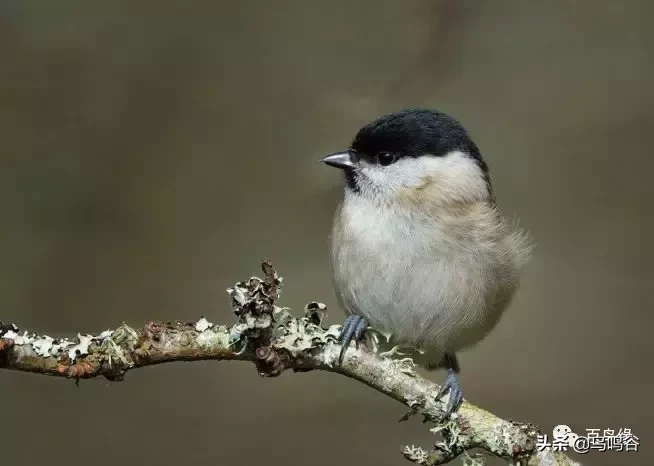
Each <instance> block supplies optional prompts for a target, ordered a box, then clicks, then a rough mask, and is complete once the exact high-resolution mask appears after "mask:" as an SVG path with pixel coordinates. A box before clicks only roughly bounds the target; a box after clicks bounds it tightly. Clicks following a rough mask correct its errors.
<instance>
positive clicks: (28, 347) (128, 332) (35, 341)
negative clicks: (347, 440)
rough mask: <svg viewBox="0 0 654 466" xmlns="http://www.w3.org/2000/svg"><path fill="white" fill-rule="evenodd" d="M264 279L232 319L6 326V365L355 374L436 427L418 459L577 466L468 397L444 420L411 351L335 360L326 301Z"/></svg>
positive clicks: (79, 375)
mask: <svg viewBox="0 0 654 466" xmlns="http://www.w3.org/2000/svg"><path fill="white" fill-rule="evenodd" d="M263 271H264V274H265V278H264V279H263V280H262V279H259V278H256V277H253V278H251V279H250V280H248V281H246V282H239V283H237V284H236V285H235V286H234V287H233V288H230V289H228V290H227V291H228V293H229V294H230V296H231V297H232V306H233V308H234V312H235V314H236V316H237V318H238V320H237V323H236V324H234V325H233V326H231V327H227V326H223V325H214V324H212V323H210V322H209V321H207V320H206V319H205V318H204V317H202V318H201V319H200V320H199V321H197V322H167V323H161V322H156V321H148V322H147V323H146V325H145V326H144V327H143V328H141V329H134V328H132V327H130V326H128V325H127V324H124V323H123V324H122V325H121V326H119V327H118V328H116V329H115V330H107V331H104V332H102V333H101V334H100V335H97V336H92V335H79V334H78V337H77V339H76V340H75V341H71V340H70V339H53V338H51V337H48V336H46V335H38V334H35V333H29V332H20V331H19V329H18V328H17V327H16V326H15V325H13V324H11V325H1V326H0V368H4V369H10V370H18V371H26V372H34V373H39V374H46V375H53V376H62V377H67V378H73V379H76V380H77V381H79V379H85V378H91V377H97V376H104V377H106V378H107V379H108V380H112V381H119V380H122V379H123V377H124V375H125V373H126V372H127V371H128V370H131V369H134V368H137V367H142V366H148V365H153V364H160V363H164V362H171V361H198V360H208V359H215V360H242V361H252V362H254V363H255V365H256V367H257V370H258V372H259V374H260V375H262V376H266V377H274V376H277V375H279V374H281V373H282V372H283V371H285V370H286V369H293V370H294V371H295V372H303V371H308V370H314V369H318V370H326V371H330V372H336V373H339V374H342V375H345V376H347V377H351V378H353V379H356V380H358V381H360V382H363V383H365V384H366V385H368V386H370V387H372V388H374V389H376V390H378V391H380V392H382V393H384V394H386V395H388V396H390V397H392V398H394V399H396V400H398V401H400V402H402V403H404V404H405V405H406V406H408V407H409V408H410V412H409V413H407V415H405V416H404V418H403V420H406V419H408V418H409V417H410V416H411V415H413V414H420V415H422V416H424V418H425V420H426V421H431V422H433V423H435V424H436V425H437V427H435V428H434V429H432V431H433V432H434V433H440V434H441V435H442V437H443V441H442V442H439V443H438V444H436V445H435V446H434V449H433V450H431V451H426V450H423V449H422V448H420V447H415V446H407V447H404V449H403V450H402V454H403V455H404V456H405V458H407V459H408V460H410V461H412V462H414V463H417V464H420V465H425V466H428V465H437V464H444V463H447V462H449V461H451V460H453V459H454V458H456V457H457V456H459V455H460V454H462V453H464V452H467V451H468V450H470V449H473V448H482V449H484V450H486V451H487V452H489V453H491V454H493V455H496V456H498V457H501V458H503V459H505V460H506V461H508V462H509V463H510V464H516V465H517V464H520V465H527V464H529V465H540V466H544V465H577V464H578V463H576V462H574V461H573V460H571V459H570V458H568V457H567V456H566V455H565V454H563V453H561V452H552V451H537V450H538V449H537V447H536V440H537V435H538V434H539V430H538V428H537V427H535V426H533V425H531V424H523V423H518V422H513V421H506V420H503V419H500V418H498V417H497V416H495V415H493V414H491V413H489V412H487V411H484V410H483V409H481V408H479V407H477V406H475V405H473V404H471V403H469V402H467V401H465V402H464V403H463V404H462V405H461V407H460V409H459V411H458V414H457V415H456V416H455V418H454V419H452V420H450V421H447V422H446V423H440V422H439V420H441V419H442V418H443V410H444V408H445V406H446V403H447V401H448V400H447V397H445V399H443V400H441V401H436V400H435V395H436V393H437V392H438V388H439V387H438V385H436V384H434V383H432V382H430V381H428V380H426V379H424V378H422V377H421V376H420V375H419V374H418V373H417V372H416V371H415V370H414V368H415V364H414V363H413V361H412V360H411V359H410V358H403V359H398V358H393V357H391V356H390V353H389V354H387V355H384V354H382V353H379V352H378V351H377V346H376V345H375V344H374V342H373V345H372V346H373V348H372V350H370V349H363V348H361V349H356V348H354V347H353V348H349V349H348V351H347V353H346V355H345V359H344V361H343V364H342V365H339V364H338V355H339V351H340V346H339V344H338V337H339V335H340V331H341V327H340V326H338V325H333V326H331V327H329V328H323V327H322V325H321V322H322V319H323V316H324V314H325V312H326V307H325V305H324V304H321V303H317V302H312V303H310V304H308V305H307V306H306V307H305V315H304V317H301V318H295V317H293V316H292V315H291V314H290V313H289V310H288V309H286V308H281V307H278V306H277V305H276V304H275V303H276V301H277V299H278V297H279V291H280V288H281V278H278V277H277V274H276V273H275V272H274V270H273V268H272V265H271V264H270V263H269V262H267V261H264V263H263Z"/></svg>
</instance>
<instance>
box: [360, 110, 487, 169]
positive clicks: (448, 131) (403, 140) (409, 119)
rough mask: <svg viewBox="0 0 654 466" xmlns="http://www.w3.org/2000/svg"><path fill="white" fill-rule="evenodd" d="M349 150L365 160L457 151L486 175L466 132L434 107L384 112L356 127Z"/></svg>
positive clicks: (477, 150)
mask: <svg viewBox="0 0 654 466" xmlns="http://www.w3.org/2000/svg"><path fill="white" fill-rule="evenodd" d="M351 149H352V150H353V151H354V152H356V153H357V154H358V155H359V157H361V158H366V159H367V158H370V159H374V157H375V156H376V155H377V154H379V153H380V152H389V153H392V154H394V155H395V157H397V158H402V157H420V156H421V155H424V154H430V155H432V156H444V155H446V154H447V153H448V152H452V151H456V150H459V151H461V152H463V153H465V154H467V155H468V156H469V157H471V158H472V159H474V160H475V162H476V163H477V164H478V165H479V167H480V168H481V169H482V171H483V172H484V174H485V175H486V176H487V175H488V166H487V165H486V162H485V161H484V159H483V158H482V156H481V153H480V152H479V149H478V148H477V145H476V144H475V143H474V142H473V141H472V139H471V138H470V136H469V135H468V132H467V131H466V130H465V129H464V128H463V126H461V124H460V123H459V122H458V121H457V120H456V119H454V118H453V117H451V116H449V115H447V114H445V113H442V112H439V111H436V110H430V109H423V108H413V109H407V110H402V111H399V112H396V113H390V114H388V115H384V116H382V117H380V118H378V119H377V120H375V121H373V122H371V123H368V124H367V125H365V126H364V127H363V128H361V129H360V130H359V132H358V133H357V135H356V136H355V138H354V141H352V145H351Z"/></svg>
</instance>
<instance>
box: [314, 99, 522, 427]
mask: <svg viewBox="0 0 654 466" xmlns="http://www.w3.org/2000/svg"><path fill="white" fill-rule="evenodd" d="M322 161H323V162H325V163H326V164H328V165H330V166H333V167H336V168H340V169H342V170H343V171H344V173H345V195H344V199H343V201H342V203H341V204H340V205H339V207H338V209H337V211H336V214H335V217H334V224H333V229H332V235H331V259H332V268H333V278H334V286H335V288H336V294H337V296H338V299H339V302H340V305H341V306H342V308H343V309H344V311H345V313H346V314H347V318H346V320H345V324H344V326H343V333H342V336H341V339H342V342H343V347H342V350H341V355H340V357H341V362H342V360H343V356H344V354H345V351H346V350H347V348H348V347H349V345H350V343H351V341H352V339H354V340H355V342H356V343H357V344H358V342H359V341H361V340H362V339H363V338H364V334H365V330H366V328H367V327H368V326H370V327H371V328H373V329H376V330H378V331H380V332H383V333H390V334H391V336H392V341H393V342H395V343H396V344H407V345H411V346H414V347H416V348H420V349H422V350H423V351H424V352H425V361H426V362H425V367H426V368H427V369H430V370H432V369H437V368H443V367H444V368H445V369H446V371H447V379H446V381H445V383H444V384H443V386H442V388H441V391H440V392H439V394H438V395H437V398H441V397H442V396H443V395H444V394H445V393H447V392H449V393H450V399H449V402H448V407H447V410H446V413H447V415H448V416H449V415H450V414H451V413H453V412H455V411H456V409H458V406H459V404H460V403H461V401H462V398H463V395H462V391H461V387H460V385H459V382H458V379H457V375H456V374H457V373H458V372H459V366H458V362H457V358H456V353H457V352H458V351H461V350H463V349H465V348H468V347H471V346H472V345H474V344H476V343H478V342H479V341H481V340H482V339H483V338H484V337H485V336H486V335H487V334H488V333H489V332H490V331H491V330H492V329H493V327H495V325H496V324H497V322H498V321H499V319H500V316H501V315H502V313H503V311H504V310H505V309H506V307H507V306H508V304H509V302H510V301H511V299H512V298H513V296H514V294H515V291H516V290H517V288H518V282H519V279H520V275H521V271H522V269H523V266H524V265H525V264H526V262H527V261H528V258H529V253H530V249H531V246H530V244H529V241H528V237H527V235H526V234H524V233H523V232H522V231H520V230H518V229H516V228H515V226H514V224H513V222H510V221H509V220H507V219H506V218H505V217H503V216H502V215H501V213H500V212H499V211H498V209H497V206H496V203H495V198H494V195H493V191H492V188H491V182H490V178H489V175H488V167H487V165H486V162H485V161H484V159H483V158H482V156H481V153H480V152H479V149H478V148H477V146H476V145H475V143H474V142H473V141H472V140H471V139H470V136H469V135H468V133H467V132H466V130H465V129H464V128H463V127H462V126H461V125H460V124H459V122H458V121H457V120H455V119H454V118H452V117H450V116H448V115H446V114H444V113H441V112H438V111H433V110H427V109H410V110H404V111H401V112H397V113H392V114H389V115H385V116H383V117H381V118H379V119H378V120H376V121H373V122H372V123H369V124H368V125H366V126H364V127H363V128H361V129H360V130H359V132H358V133H357V135H356V137H355V138H354V141H353V142H352V144H351V146H350V148H349V149H348V150H346V151H343V152H338V153H335V154H332V155H328V156H327V157H324V158H323V159H322Z"/></svg>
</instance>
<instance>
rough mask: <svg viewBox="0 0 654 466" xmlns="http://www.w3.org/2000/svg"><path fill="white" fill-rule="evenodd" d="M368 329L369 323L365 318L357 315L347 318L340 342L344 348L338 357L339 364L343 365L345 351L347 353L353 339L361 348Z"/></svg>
mask: <svg viewBox="0 0 654 466" xmlns="http://www.w3.org/2000/svg"><path fill="white" fill-rule="evenodd" d="M366 328H368V321H366V319H364V318H363V317H361V316H359V315H356V314H350V315H349V316H347V318H346V319H345V323H343V331H342V332H341V338H340V340H341V342H342V345H343V346H342V347H341V354H340V355H339V357H338V362H339V364H343V357H344V356H345V351H347V349H348V347H349V346H350V342H351V341H352V340H353V339H354V343H355V344H356V347H357V348H358V347H359V342H360V341H361V340H363V337H364V334H365V331H366Z"/></svg>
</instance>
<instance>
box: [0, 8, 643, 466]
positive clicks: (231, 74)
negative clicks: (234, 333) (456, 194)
mask: <svg viewBox="0 0 654 466" xmlns="http://www.w3.org/2000/svg"><path fill="white" fill-rule="evenodd" d="M652 14H654V7H653V6H652V4H651V2H646V1H626V2H613V1H596V0H595V1H592V0H583V1H582V0H580V1H577V2H567V1H562V0H558V1H550V2H522V1H518V0H516V1H497V2H488V1H487V2H483V1H456V2H455V1H435V0H431V1H417V0H412V1H407V2H404V1H402V2H400V1H391V0H375V1H359V2H348V1H344V0H339V1H336V0H333V1H330V2H307V1H301V0H297V1H278V2H268V1H248V2H209V1H196V2H189V3H186V4H184V5H182V3H181V2H166V1H158V2H153V1H143V2H128V1H124V0H116V1H113V2H104V3H100V2H81V1H77V0H75V1H73V0H60V1H58V2H56V4H53V3H50V2H45V1H36V0H23V1H19V0H0V215H1V218H2V220H1V221H0V258H1V259H0V308H1V309H2V310H1V313H0V318H1V320H3V321H5V322H7V321H9V322H16V323H17V324H19V325H20V326H22V327H24V328H29V329H33V330H39V331H41V332H44V333H48V334H50V335H57V336H61V335H66V334H71V333H73V334H74V333H76V332H78V331H79V332H82V333H84V332H96V333H97V332H99V331H101V330H104V329H106V328H109V327H115V326H116V325H118V324H119V323H120V322H121V321H127V322H128V323H130V324H131V325H134V326H140V325H142V324H143V323H144V322H145V321H146V320H147V319H162V320H174V319H180V320H191V319H197V318H199V316H200V315H206V316H208V317H209V318H210V320H212V321H214V322H220V323H231V322H232V321H233V315H232V314H231V308H230V305H229V300H228V298H227V295H226V293H225V288H227V287H228V286H230V285H232V284H233V283H234V282H236V281H238V280H241V279H245V278H247V277H249V276H251V275H253V274H258V273H260V270H259V260H260V258H262V257H268V258H270V259H271V260H273V262H274V264H275V266H276V267H277V269H278V271H279V273H280V274H281V275H282V276H283V277H284V279H285V284H286V287H285V291H284V293H283V299H282V301H283V304H284V305H287V306H290V307H293V308H294V309H296V311H297V312H301V310H302V307H303V306H304V304H305V303H307V302H308V301H310V300H313V299H316V300H320V301H323V302H325V303H327V304H328V306H330V309H331V313H330V315H329V316H328V323H330V324H332V323H340V322H341V320H342V314H341V311H340V310H339V309H338V308H337V306H336V301H335V296H334V293H333V291H332V288H331V282H330V276H329V265H328V250H327V239H326V238H327V232H328V230H329V228H330V224H331V218H332V213H333V211H334V208H335V207H336V204H337V202H338V201H339V199H340V196H341V179H340V175H339V173H337V171H336V170H332V169H328V168H326V167H324V166H322V164H320V163H318V160H319V158H320V157H321V156H322V155H324V154H326V153H328V152H331V151H335V150H339V149H341V148H344V147H346V146H347V145H348V144H349V142H350V140H351V138H352V137H353V135H354V133H355V132H356V130H357V129H358V128H359V127H360V126H361V125H362V124H363V123H365V122H367V121H370V120H372V119H374V118H376V117H377V116H379V115H381V114H382V113H386V112H389V111H394V110H398V109H401V108H404V107H408V106H427V107H434V108H438V109H440V110H444V111H446V112H448V113H451V114H453V115H454V116H456V117H457V118H459V119H460V120H461V121H462V122H463V123H464V125H465V126H466V127H467V128H468V129H469V131H470V132H471V134H472V136H473V138H474V139H475V141H476V142H477V144H478V145H479V146H480V148H481V150H482V152H483V154H484V156H485V158H486V159H487V161H488V163H489V164H490V167H491V176H492V180H493V183H494V186H495V189H496V193H497V197H498V201H499V203H500V205H501V207H502V208H503V210H504V212H505V213H506V214H507V215H513V216H516V217H517V218H519V219H520V223H521V225H522V226H523V227H525V228H527V229H528V230H530V231H531V232H532V234H533V236H534V237H535V239H536V241H537V243H538V246H537V249H536V251H535V256H534V259H533V261H532V263H531V265H530V266H529V267H528V270H527V274H526V276H525V278H524V281H523V286H522V289H521V291H520V293H519V296H518V297H517V299H516V300H515V302H514V304H513V306H512V307H511V309H510V310H509V311H508V312H507V314H506V315H505V317H504V319H503V320H502V322H501V324H500V325H499V327H498V328H497V330H496V331H495V332H494V333H493V334H492V335H491V336H490V337H489V338H488V339H487V340H486V341H484V342H483V343H482V344H481V345H479V346H478V347H477V348H475V349H474V350H472V351H470V352H467V353H464V354H463V355H462V356H461V357H460V359H461V364H462V368H463V372H462V383H463V387H464V390H465V394H466V397H467V398H468V399H469V400H471V401H473V402H475V403H477V404H479V405H481V406H483V407H484V408H486V409H488V410H490V411H492V412H494V413H496V414H497V415H499V416H501V417H504V418H511V419H518V420H523V421H530V422H533V423H535V424H537V425H540V426H541V427H542V428H543V429H544V431H546V432H551V429H552V428H553V427H554V426H556V425H557V424H567V425H569V426H570V427H571V428H572V429H573V431H575V432H578V433H583V432H584V431H585V429H586V428H600V429H606V428H613V429H619V428H625V427H626V428H631V429H632V430H633V433H634V434H635V435H636V436H638V437H639V438H640V441H641V448H640V452H638V453H598V452H593V453H590V454H588V455H583V456H581V455H577V458H579V459H581V460H583V461H584V462H585V463H587V464H595V465H641V464H642V465H644V464H651V455H652V445H653V444H654V427H652V425H651V415H652V413H653V412H654V410H653V409H652V401H651V399H650V396H651V392H652V380H653V374H652V356H653V352H654V342H653V341H652V337H651V335H652V330H651V327H652V324H653V323H654V318H653V317H652V316H653V314H652V307H653V305H654V298H653V297H652V296H653V293H652V285H653V278H654V274H653V272H652V266H651V262H652V258H653V256H654V254H653V253H654V246H653V242H652V237H654V219H653V218H652V207H651V203H652V195H654V187H653V184H652V175H653V174H654V172H653V171H652V170H653V168H654V158H653V157H652V155H651V148H650V141H649V140H650V138H651V134H652V129H654V128H653V123H654V118H653V117H654V111H653V110H652V108H653V107H652V106H653V104H654V101H653V97H654V89H653V88H652V84H651V83H652V80H653V79H654V61H653V60H652V59H651V57H652V48H653V44H654V40H653V39H654V32H653V31H654V30H653V29H652V27H651V17H652ZM430 377H433V378H434V380H435V381H438V382H440V381H441V379H442V377H443V373H441V372H437V373H434V374H432V375H430ZM0 400H2V402H1V404H2V420H3V426H4V427H3V429H2V437H3V438H2V443H3V445H4V446H5V447H4V448H3V454H2V458H3V462H5V463H7V464H14V465H32V464H37V462H41V461H44V460H47V461H48V464H49V465H52V466H58V465H64V464H66V465H71V466H74V465H85V464H89V463H90V464H95V465H98V466H102V465H113V464H116V463H117V462H120V463H121V464H126V465H132V464H133V465H140V464H157V465H161V466H167V465H177V464H200V463H203V464H212V463H214V464H224V465H236V464H245V465H250V464H252V465H254V464H262V463H264V464H271V465H285V464H298V465H301V464H312V465H316V466H322V465H333V464H339V465H341V464H345V465H350V464H352V465H354V464H366V465H367V464H370V465H373V464H374V465H377V466H383V465H398V464H408V463H405V462H404V459H403V458H402V457H401V455H400V453H399V451H400V448H401V446H402V445H403V444H405V443H417V444H421V445H423V446H425V447H428V446H429V444H430V442H431V443H433V440H434V438H433V436H432V435H431V434H430V433H429V432H428V430H427V428H426V426H423V425H421V424H420V422H419V421H418V420H415V419H414V420H411V421H410V422H408V423H401V424H399V423H398V422H397V420H398V419H399V418H400V417H401V416H402V415H403V414H404V412H405V409H404V407H403V406H402V405H400V404H398V403H396V402H394V401H392V400H390V399H388V398H386V397H384V396H382V395H380V394H378V393H376V392H373V391H372V390H370V389H368V388H366V387H365V386H363V385H362V384H360V383H357V382H355V381H351V380H348V379H346V378H344V377H339V376H335V375H331V374H325V373H319V372H312V373H306V374H292V373H288V374H284V375H283V376H282V377H279V378H276V379H261V378H260V377H259V376H258V375H257V374H256V371H255V369H254V367H253V366H252V365H250V364H245V363H215V362H213V363H212V362H200V363H177V364H168V365H162V366H157V367H150V368H145V369H141V370H138V371H134V372H131V373H129V374H128V376H127V379H126V381H125V382H124V383H120V384H109V383H107V382H105V381H101V380H94V381H82V383H81V384H80V386H79V387H78V388H77V387H75V384H74V383H73V382H72V381H67V380H60V379H55V378H47V377H40V376H34V375H29V374H21V373H14V372H2V373H0ZM647 421H650V422H649V423H648V422H647ZM489 464H497V463H496V462H493V461H491V462H489Z"/></svg>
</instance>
